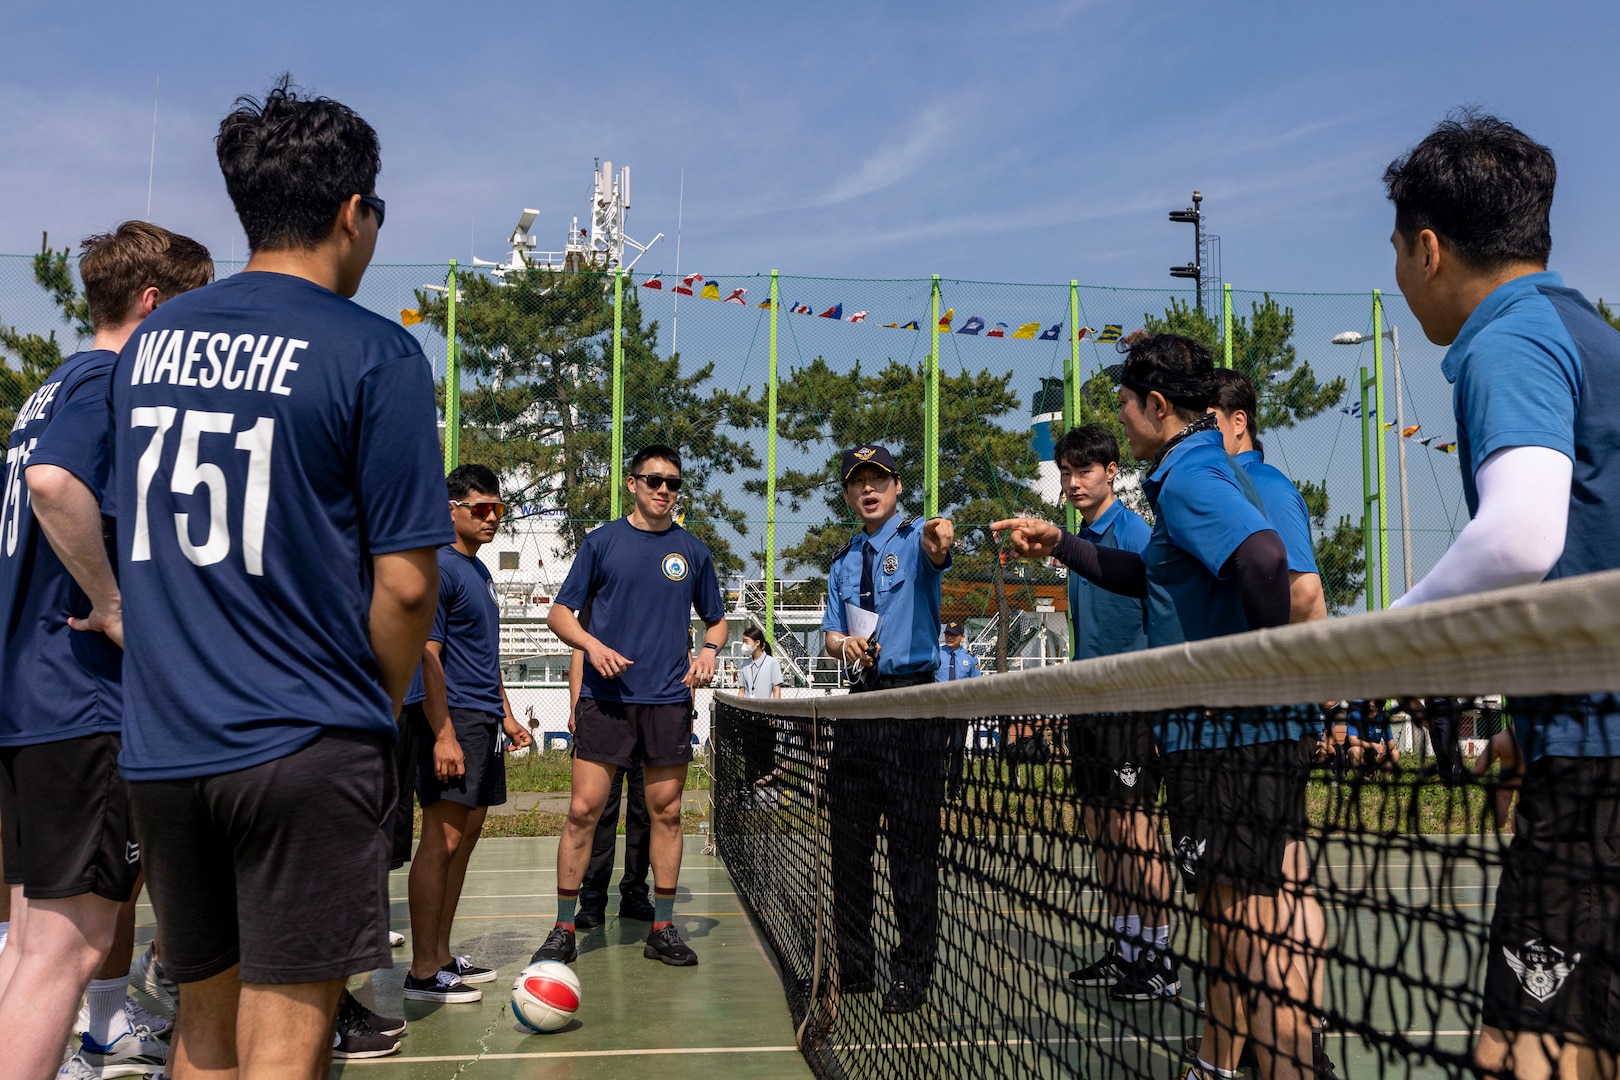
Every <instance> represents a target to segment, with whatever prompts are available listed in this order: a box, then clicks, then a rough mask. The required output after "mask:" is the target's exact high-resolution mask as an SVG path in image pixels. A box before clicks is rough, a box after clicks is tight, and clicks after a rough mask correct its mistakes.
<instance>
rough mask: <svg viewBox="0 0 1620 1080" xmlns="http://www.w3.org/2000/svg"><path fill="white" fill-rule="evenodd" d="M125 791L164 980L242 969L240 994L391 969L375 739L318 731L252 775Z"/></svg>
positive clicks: (387, 785)
mask: <svg viewBox="0 0 1620 1080" xmlns="http://www.w3.org/2000/svg"><path fill="white" fill-rule="evenodd" d="M129 791H130V801H131V803H132V804H133V805H134V808H135V825H136V828H137V829H138V830H139V831H140V835H141V841H142V843H143V845H144V855H145V861H146V867H147V871H148V874H147V877H148V885H147V891H148V892H149V893H150V894H151V897H152V905H153V907H155V908H156V909H157V920H158V925H159V926H161V927H162V928H163V968H164V970H165V971H167V972H168V974H169V977H170V978H173V979H175V980H177V981H179V982H182V983H187V982H197V981H200V980H202V979H207V978H211V977H212V976H214V975H218V974H219V973H220V972H222V971H225V970H226V969H227V968H229V967H230V966H231V965H232V964H235V963H240V964H241V965H242V970H241V978H242V981H243V982H253V983H305V982H321V981H324V980H326V979H337V978H343V977H345V976H348V975H354V974H356V973H358V972H363V971H371V970H373V969H375V968H386V967H390V966H391V965H392V961H391V960H390V955H391V954H390V950H389V947H388V856H389V848H390V847H391V842H390V840H391V838H390V834H391V832H392V830H393V815H394V765H393V761H392V755H391V752H390V748H389V746H388V745H387V742H386V740H385V739H383V738H379V737H377V736H374V735H366V734H361V733H359V732H350V731H340V730H336V729H330V728H329V729H327V730H326V731H325V732H323V733H322V734H321V736H320V737H319V738H317V739H316V740H315V741H314V742H312V743H310V744H309V745H308V746H306V747H304V748H303V749H302V750H298V751H296V752H295V753H292V754H289V755H287V756H286V757H283V758H278V759H276V760H275V761H270V762H266V763H265V764H263V765H255V766H253V767H252V768H250V769H239V770H237V771H236V772H228V773H220V774H219V775H216V776H204V777H196V778H193V779H188V780H140V781H135V782H133V783H131V784H130V785H129Z"/></svg>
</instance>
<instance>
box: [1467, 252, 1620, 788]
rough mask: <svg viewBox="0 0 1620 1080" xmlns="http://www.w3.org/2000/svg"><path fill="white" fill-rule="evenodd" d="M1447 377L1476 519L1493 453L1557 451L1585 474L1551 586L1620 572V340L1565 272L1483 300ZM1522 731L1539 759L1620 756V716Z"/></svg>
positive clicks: (1551, 720)
mask: <svg viewBox="0 0 1620 1080" xmlns="http://www.w3.org/2000/svg"><path fill="white" fill-rule="evenodd" d="M1441 370H1442V371H1443V372H1444V373H1445V376H1446V379H1447V380H1448V381H1450V382H1451V383H1452V386H1453V388H1452V406H1453V410H1454V412H1455V414H1456V419H1457V453H1458V458H1459V460H1460V464H1461V466H1462V480H1463V495H1464V497H1465V498H1466V499H1467V503H1468V512H1469V514H1470V515H1472V514H1473V513H1474V512H1476V511H1477V510H1478V509H1479V491H1478V489H1477V488H1476V487H1475V485H1474V476H1475V474H1476V473H1478V472H1479V467H1480V466H1481V465H1483V464H1484V463H1485V459H1486V458H1488V457H1490V456H1491V454H1493V453H1495V452H1496V451H1498V450H1502V449H1505V448H1508V447H1514V446H1542V447H1546V448H1548V449H1550V450H1556V451H1558V452H1559V453H1561V454H1563V455H1564V456H1566V457H1568V458H1569V459H1570V460H1571V461H1572V462H1573V463H1574V474H1573V476H1572V477H1571V484H1570V494H1569V526H1568V531H1567V532H1566V533H1565V538H1564V552H1563V554H1562V555H1561V556H1560V557H1559V559H1558V562H1557V563H1556V564H1555V565H1554V566H1553V568H1552V571H1551V573H1549V574H1548V575H1547V578H1548V580H1549V581H1550V580H1553V579H1556V578H1566V577H1575V576H1577V575H1580V574H1592V573H1597V572H1598V571H1600V570H1612V569H1615V568H1616V567H1620V542H1617V540H1616V538H1617V537H1620V461H1617V460H1616V458H1615V453H1616V448H1617V447H1620V333H1616V332H1615V330H1614V328H1613V327H1611V326H1609V325H1608V323H1607V322H1605V321H1604V319H1603V317H1602V316H1601V315H1599V314H1598V313H1597V310H1596V309H1595V308H1593V307H1592V305H1591V304H1589V303H1587V301H1586V298H1585V297H1583V296H1582V295H1581V294H1580V293H1578V292H1576V291H1575V290H1574V289H1570V288H1566V287H1565V286H1564V280H1563V278H1562V277H1560V276H1559V275H1558V274H1556V273H1552V272H1550V271H1546V272H1542V273H1539V274H1526V275H1525V276H1523V277H1519V278H1514V279H1513V280H1512V281H1509V282H1507V283H1506V284H1503V285H1501V286H1498V287H1497V288H1496V289H1495V290H1494V291H1493V292H1492V293H1491V294H1490V295H1489V296H1487V297H1486V298H1485V299H1484V300H1483V301H1481V302H1480V305H1479V306H1478V307H1476V308H1475V309H1474V311H1473V314H1471V315H1470V316H1469V317H1468V321H1467V322H1465V323H1463V328H1462V331H1461V332H1460V333H1459V334H1458V335H1457V340H1456V341H1455V342H1453V343H1452V346H1451V348H1450V349H1449V350H1448V351H1447V352H1446V359H1445V363H1444V364H1443V365H1442V367H1441ZM1510 708H1511V705H1510ZM1537 708H1539V706H1538V707H1537ZM1515 724H1516V727H1517V730H1518V735H1519V741H1520V744H1521V745H1522V746H1524V747H1525V749H1526V752H1527V753H1528V754H1529V755H1530V757H1531V758H1532V759H1536V758H1541V757H1613V756H1615V755H1617V754H1620V716H1616V715H1613V714H1602V713H1599V712H1594V713H1593V715H1592V716H1590V717H1575V716H1567V715H1566V716H1546V715H1541V716H1534V715H1532V716H1521V717H1516V718H1515ZM1532 725H1534V727H1533V729H1532Z"/></svg>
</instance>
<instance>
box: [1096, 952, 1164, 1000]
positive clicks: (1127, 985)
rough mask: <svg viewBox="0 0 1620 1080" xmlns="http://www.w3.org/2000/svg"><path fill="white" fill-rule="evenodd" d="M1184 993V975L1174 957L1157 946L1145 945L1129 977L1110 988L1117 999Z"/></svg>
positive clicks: (1129, 971)
mask: <svg viewBox="0 0 1620 1080" xmlns="http://www.w3.org/2000/svg"><path fill="white" fill-rule="evenodd" d="M1179 993H1181V977H1180V976H1179V975H1178V974H1177V973H1176V965H1175V962H1174V961H1173V960H1171V959H1170V957H1168V956H1166V955H1164V954H1163V953H1160V952H1159V951H1157V950H1156V949H1149V948H1144V949H1143V950H1142V951H1141V952H1140V953H1138V954H1137V957H1136V962H1135V963H1134V964H1132V965H1131V966H1130V967H1129V968H1128V969H1127V970H1126V972H1125V977H1124V978H1122V979H1120V980H1119V982H1117V983H1115V984H1114V985H1113V986H1111V987H1109V988H1108V996H1109V997H1111V998H1114V999H1115V1000H1116V1001H1157V1000H1158V999H1159V998H1170V997H1175V996H1176V995H1177V994H1179Z"/></svg>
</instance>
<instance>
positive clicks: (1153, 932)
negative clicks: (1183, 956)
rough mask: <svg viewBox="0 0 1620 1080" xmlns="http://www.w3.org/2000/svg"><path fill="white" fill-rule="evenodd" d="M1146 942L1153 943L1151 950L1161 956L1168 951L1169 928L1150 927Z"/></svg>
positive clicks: (1166, 926)
mask: <svg viewBox="0 0 1620 1080" xmlns="http://www.w3.org/2000/svg"><path fill="white" fill-rule="evenodd" d="M1147 936H1148V940H1149V941H1151V942H1152V943H1153V950H1154V951H1155V952H1157V953H1158V954H1159V955H1161V956H1163V955H1164V954H1165V953H1167V952H1169V951H1170V927H1169V925H1168V924H1167V925H1165V926H1150V927H1148V932H1147Z"/></svg>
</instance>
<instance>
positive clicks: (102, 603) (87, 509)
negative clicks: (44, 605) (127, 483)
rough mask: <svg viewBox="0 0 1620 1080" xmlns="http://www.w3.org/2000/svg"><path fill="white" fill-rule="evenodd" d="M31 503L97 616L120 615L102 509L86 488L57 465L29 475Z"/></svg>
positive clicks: (32, 470) (30, 471) (35, 468)
mask: <svg viewBox="0 0 1620 1080" xmlns="http://www.w3.org/2000/svg"><path fill="white" fill-rule="evenodd" d="M25 475H26V477H27V480H28V498H29V501H30V503H31V504H32V505H33V508H34V517H35V518H37V519H38V520H39V527H40V528H41V529H42V530H44V532H45V538H46V539H47V540H49V541H50V543H51V548H52V550H54V551H55V552H56V557H57V558H58V559H60V560H62V565H63V566H65V567H66V568H67V572H68V573H70V574H72V575H73V580H74V581H76V582H78V584H79V588H81V589H83V590H84V593H85V595H86V596H88V597H89V598H90V603H91V604H92V605H93V606H94V607H95V608H96V610H98V611H101V612H104V613H110V612H116V611H119V610H120V608H121V598H120V594H119V591H118V578H117V576H116V575H115V574H114V573H113V567H112V562H111V560H109V559H108V558H107V545H106V541H105V540H104V538H103V535H102V527H101V504H100V503H98V502H97V501H96V497H95V495H94V494H93V493H92V492H91V491H90V488H89V486H88V485H86V484H85V482H84V481H83V480H80V479H79V478H78V477H77V476H74V475H73V474H72V473H71V472H69V471H68V470H66V469H64V468H61V467H60V466H56V465H34V466H32V467H30V468H29V469H28V471H27V472H26V474H25Z"/></svg>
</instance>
